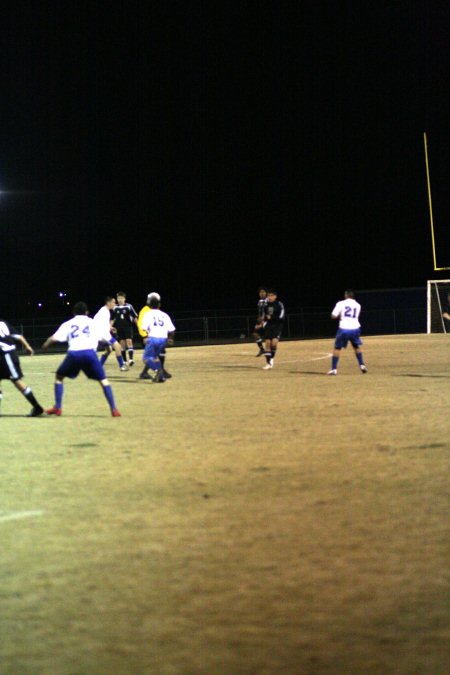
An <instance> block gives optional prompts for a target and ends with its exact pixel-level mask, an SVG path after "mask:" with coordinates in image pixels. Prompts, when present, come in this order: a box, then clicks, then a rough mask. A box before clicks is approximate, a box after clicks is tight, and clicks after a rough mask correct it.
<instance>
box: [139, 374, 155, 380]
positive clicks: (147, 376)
mask: <svg viewBox="0 0 450 675" xmlns="http://www.w3.org/2000/svg"><path fill="white" fill-rule="evenodd" d="M139 379H140V380H152V379H153V378H152V377H150V375H149V374H148V373H141V374H140V375H139Z"/></svg>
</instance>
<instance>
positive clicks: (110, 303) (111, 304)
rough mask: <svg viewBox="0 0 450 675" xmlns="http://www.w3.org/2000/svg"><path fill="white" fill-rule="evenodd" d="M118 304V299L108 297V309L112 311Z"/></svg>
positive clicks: (106, 301) (106, 303) (106, 302)
mask: <svg viewBox="0 0 450 675" xmlns="http://www.w3.org/2000/svg"><path fill="white" fill-rule="evenodd" d="M115 304H116V299H115V298H113V297H112V295H107V296H106V298H105V305H106V307H107V308H108V309H112V308H113V307H114V306H115Z"/></svg>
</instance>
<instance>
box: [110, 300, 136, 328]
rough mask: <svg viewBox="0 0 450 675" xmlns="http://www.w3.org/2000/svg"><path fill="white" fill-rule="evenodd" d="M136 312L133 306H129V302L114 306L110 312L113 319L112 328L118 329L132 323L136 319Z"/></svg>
mask: <svg viewBox="0 0 450 675" xmlns="http://www.w3.org/2000/svg"><path fill="white" fill-rule="evenodd" d="M137 316H138V315H137V314H136V311H135V309H134V307H133V305H130V303H129V302H126V303H125V304H124V305H116V306H115V307H114V309H113V310H112V318H113V319H114V326H115V327H116V328H120V325H121V324H122V325H128V324H130V323H134V319H137Z"/></svg>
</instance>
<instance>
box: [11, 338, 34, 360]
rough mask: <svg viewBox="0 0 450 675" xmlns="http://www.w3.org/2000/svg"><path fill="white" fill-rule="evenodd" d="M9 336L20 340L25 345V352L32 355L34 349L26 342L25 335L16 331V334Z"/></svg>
mask: <svg viewBox="0 0 450 675" xmlns="http://www.w3.org/2000/svg"><path fill="white" fill-rule="evenodd" d="M11 337H13V338H15V339H16V340H17V341H18V342H20V343H21V344H22V345H23V346H24V347H25V349H26V350H27V352H28V353H29V355H30V356H33V354H34V349H33V347H32V346H31V345H30V343H29V342H28V340H27V339H26V337H25V336H24V335H18V334H17V333H16V334H14V335H12V336H11Z"/></svg>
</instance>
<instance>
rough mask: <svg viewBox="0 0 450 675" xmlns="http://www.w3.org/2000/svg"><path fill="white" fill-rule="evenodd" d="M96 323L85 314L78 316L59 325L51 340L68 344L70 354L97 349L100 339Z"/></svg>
mask: <svg viewBox="0 0 450 675" xmlns="http://www.w3.org/2000/svg"><path fill="white" fill-rule="evenodd" d="M99 335H100V334H99V332H98V328H97V325H96V323H95V322H94V320H93V319H91V318H90V317H89V316H86V314H78V315H77V316H74V317H73V318H72V319H69V321H65V322H64V323H62V324H61V325H60V327H59V328H58V330H57V331H56V333H54V334H53V335H52V338H53V339H54V340H56V341H57V342H68V343H69V351H70V352H79V351H81V350H84V349H97V344H98V341H99V339H100V337H99Z"/></svg>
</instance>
